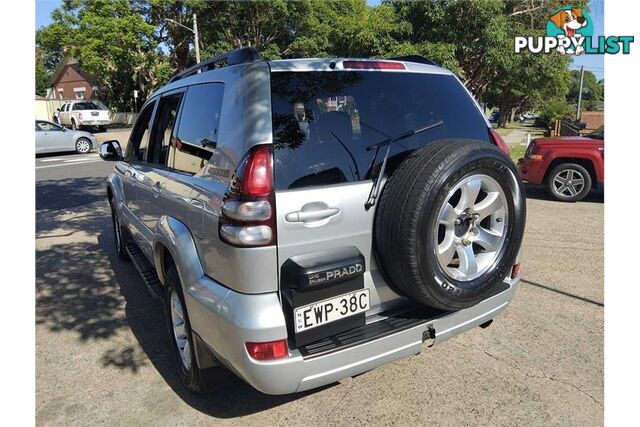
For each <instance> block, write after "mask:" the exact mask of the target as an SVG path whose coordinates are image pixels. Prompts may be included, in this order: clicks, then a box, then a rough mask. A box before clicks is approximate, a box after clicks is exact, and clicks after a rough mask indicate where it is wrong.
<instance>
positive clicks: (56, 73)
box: [49, 56, 97, 87]
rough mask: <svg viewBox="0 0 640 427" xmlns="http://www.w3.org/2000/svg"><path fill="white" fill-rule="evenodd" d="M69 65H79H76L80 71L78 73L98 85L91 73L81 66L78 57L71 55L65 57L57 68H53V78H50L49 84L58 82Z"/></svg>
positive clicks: (51, 85) (52, 84)
mask: <svg viewBox="0 0 640 427" xmlns="http://www.w3.org/2000/svg"><path fill="white" fill-rule="evenodd" d="M67 65H78V66H77V67H76V71H77V72H78V74H80V75H81V76H82V77H84V78H85V79H86V80H87V81H88V82H91V84H93V85H97V82H96V79H95V78H94V77H93V76H91V75H90V74H87V73H86V72H85V71H83V70H82V69H81V68H80V65H79V62H78V60H77V59H75V58H72V57H70V56H68V57H65V58H64V59H63V60H62V61H61V62H60V63H59V64H58V65H57V66H56V69H55V70H53V74H52V75H51V79H49V86H50V87H53V86H54V85H55V84H56V82H57V81H58V79H59V78H60V76H61V74H62V71H63V70H64V68H65V67H66V66H67Z"/></svg>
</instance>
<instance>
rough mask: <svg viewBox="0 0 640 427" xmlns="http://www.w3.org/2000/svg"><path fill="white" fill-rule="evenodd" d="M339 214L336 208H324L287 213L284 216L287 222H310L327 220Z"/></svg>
mask: <svg viewBox="0 0 640 427" xmlns="http://www.w3.org/2000/svg"><path fill="white" fill-rule="evenodd" d="M339 212H340V209H338V208H329V207H328V208H325V209H319V210H304V207H303V209H302V210H299V211H295V212H289V213H288V214H286V215H285V216H284V218H285V219H286V220H287V222H312V221H320V220H323V219H327V218H329V217H332V216H334V215H337V214H338V213H339Z"/></svg>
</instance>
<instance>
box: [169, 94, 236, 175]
mask: <svg viewBox="0 0 640 427" xmlns="http://www.w3.org/2000/svg"><path fill="white" fill-rule="evenodd" d="M223 93H224V84H222V83H207V84H202V85H195V86H191V87H190V88H189V90H188V91H187V94H186V98H185V100H184V104H183V107H182V112H181V113H180V123H179V125H178V130H177V132H176V134H175V136H176V137H175V138H172V139H171V144H170V146H169V154H168V159H167V166H169V167H170V168H173V169H175V170H177V171H181V172H187V173H198V172H199V171H200V169H202V168H203V167H204V165H205V164H206V163H207V162H208V161H209V159H210V158H211V155H212V154H213V149H214V148H215V146H216V144H217V142H218V138H219V132H218V129H219V125H220V112H221V110H222V95H223Z"/></svg>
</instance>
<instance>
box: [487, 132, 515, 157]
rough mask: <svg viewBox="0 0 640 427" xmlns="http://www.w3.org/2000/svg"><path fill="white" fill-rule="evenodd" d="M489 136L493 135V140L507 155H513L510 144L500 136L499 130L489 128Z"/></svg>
mask: <svg viewBox="0 0 640 427" xmlns="http://www.w3.org/2000/svg"><path fill="white" fill-rule="evenodd" d="M489 136H490V137H491V140H492V141H493V143H494V144H495V145H496V146H497V147H498V148H499V149H500V150H502V151H504V153H505V154H506V155H507V156H510V155H511V150H509V146H508V145H507V143H506V142H504V139H502V137H501V136H500V134H499V133H498V132H496V131H495V129H493V128H492V129H489Z"/></svg>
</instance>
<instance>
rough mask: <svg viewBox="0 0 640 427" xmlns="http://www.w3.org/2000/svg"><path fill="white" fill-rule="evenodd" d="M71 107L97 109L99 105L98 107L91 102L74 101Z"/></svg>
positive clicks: (75, 108)
mask: <svg viewBox="0 0 640 427" xmlns="http://www.w3.org/2000/svg"><path fill="white" fill-rule="evenodd" d="M73 109H74V110H99V109H100V107H98V106H97V105H96V104H94V103H93V102H76V103H75V104H73Z"/></svg>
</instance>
